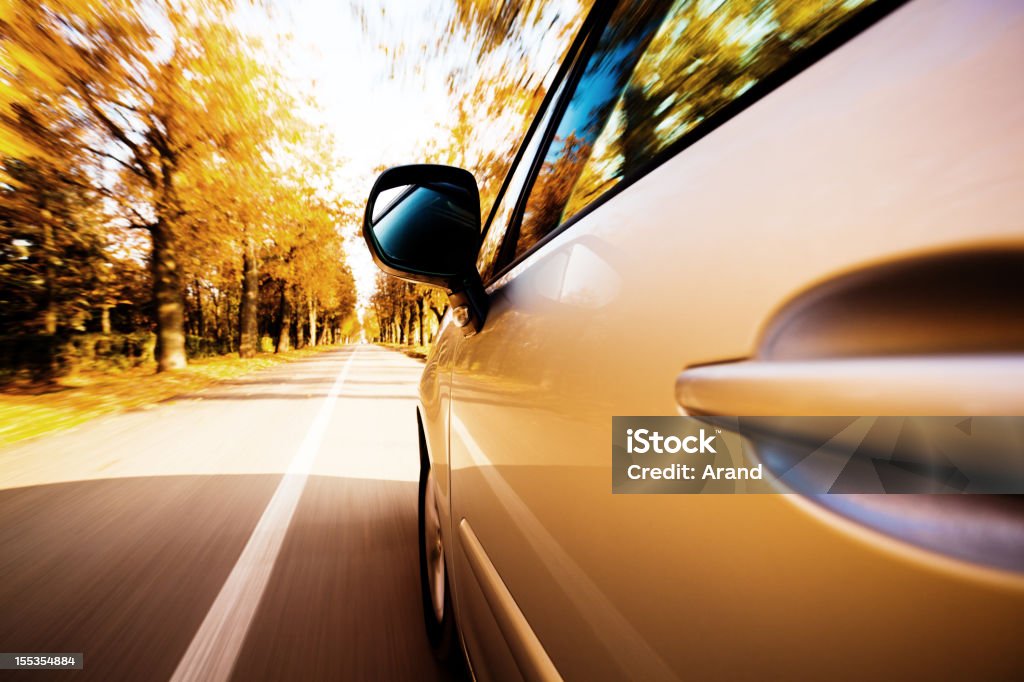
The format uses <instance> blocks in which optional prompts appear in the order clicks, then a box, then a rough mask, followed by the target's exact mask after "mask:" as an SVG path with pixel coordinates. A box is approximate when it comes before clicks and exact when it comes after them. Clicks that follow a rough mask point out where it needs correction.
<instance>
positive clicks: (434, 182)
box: [363, 164, 487, 335]
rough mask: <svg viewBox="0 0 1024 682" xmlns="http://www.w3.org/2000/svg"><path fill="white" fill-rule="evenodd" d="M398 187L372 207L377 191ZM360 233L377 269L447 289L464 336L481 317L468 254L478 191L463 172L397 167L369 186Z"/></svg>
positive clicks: (483, 309)
mask: <svg viewBox="0 0 1024 682" xmlns="http://www.w3.org/2000/svg"><path fill="white" fill-rule="evenodd" d="M397 188H402V189H401V190H400V191H399V193H398V196H397V197H396V198H394V199H392V200H391V201H390V203H387V204H386V205H385V206H383V207H381V208H380V209H379V210H377V204H378V200H380V199H381V195H382V194H383V193H384V192H388V191H389V190H395V189H397ZM382 203H383V202H382ZM363 239H365V240H366V245H367V246H368V247H369V249H370V254H371V255H372V257H373V261H374V262H375V263H376V264H377V267H379V268H380V269H381V270H383V271H384V272H386V273H387V274H389V275H392V276H394V277H398V278H400V279H403V280H406V281H409V282H415V283H417V284H425V285H427V286H434V287H440V288H443V289H444V290H445V291H447V292H448V298H449V301H450V302H451V306H452V316H453V319H454V321H455V323H456V324H457V325H458V326H459V327H462V329H463V331H464V333H466V334H467V335H471V334H474V333H476V332H477V331H479V330H480V328H481V326H482V325H483V322H484V319H485V318H486V316H487V295H486V294H485V293H484V289H483V282H482V281H481V280H480V273H479V272H477V269H476V258H477V254H478V252H479V250H480V242H481V234H480V194H479V191H478V189H477V185H476V180H475V179H474V178H473V175H472V174H471V173H469V172H468V171H465V170H462V169H461V168H455V167H452V166H440V165H426V164H424V165H414V166H398V167H395V168H390V169H388V170H386V171H384V172H383V173H382V174H381V175H380V177H378V178H377V181H376V182H375V183H374V185H373V189H372V190H370V196H369V198H368V199H367V201H366V213H365V215H364V217H363Z"/></svg>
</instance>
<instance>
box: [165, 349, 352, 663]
mask: <svg viewBox="0 0 1024 682" xmlns="http://www.w3.org/2000/svg"><path fill="white" fill-rule="evenodd" d="M357 352H358V349H356V348H353V349H352V353H351V355H349V356H348V360H346V361H345V366H344V367H342V369H341V372H340V373H339V374H338V377H337V379H335V380H334V385H333V386H331V390H330V392H328V394H327V397H326V398H324V401H323V403H321V405H320V411H319V412H317V415H316V418H315V419H314V420H313V423H312V425H311V426H310V427H309V431H307V432H306V437H305V438H304V439H303V441H302V445H300V446H299V449H298V450H296V452H295V455H294V457H293V458H292V461H291V463H290V464H289V466H288V471H287V472H286V473H285V475H284V477H283V478H282V479H281V482H280V483H279V484H278V486H277V490H275V491H274V496H273V497H272V498H271V499H270V502H269V503H268V504H267V508H266V509H264V510H263V516H261V517H260V520H259V523H258V524H256V528H255V529H253V531H252V535H251V536H250V537H249V542H248V543H246V545H245V549H243V550H242V554H241V555H240V556H239V557H238V561H237V562H236V563H235V566H234V568H232V569H231V573H230V574H229V575H228V579H227V580H226V581H225V582H224V586H223V587H221V589H220V593H219V594H218V595H217V598H216V599H215V600H214V601H213V604H212V605H211V606H210V610H209V611H208V612H207V614H206V618H205V619H204V620H203V623H202V625H200V626H199V630H198V631H196V635H195V637H193V638H192V643H191V644H189V647H188V650H186V651H185V655H184V656H182V658H181V661H180V662H179V663H178V667H177V669H176V670H175V671H174V675H173V676H172V677H171V682H191V681H192V680H202V682H224V681H226V680H227V679H228V678H229V677H230V676H231V670H232V669H233V668H234V665H235V661H236V660H237V658H238V655H239V653H241V650H242V642H243V641H244V640H245V635H246V633H247V632H248V630H249V625H250V624H251V623H252V620H253V616H255V614H256V607H257V606H259V603H260V599H261V598H262V596H263V592H264V591H265V590H266V588H267V582H268V581H269V580H270V573H271V571H272V570H273V568H274V562H275V561H276V560H277V555H278V553H279V552H280V551H281V545H282V543H283V542H284V537H285V534H286V533H287V532H288V526H289V525H290V524H291V520H292V516H293V515H294V514H295V508H296V506H297V505H298V503H299V498H300V497H301V496H302V491H303V489H304V488H305V487H306V479H307V478H308V477H309V472H310V471H311V470H312V467H313V462H314V460H315V459H316V455H317V453H318V452H319V450H320V444H321V443H322V442H323V439H324V434H325V433H326V431H327V425H328V424H329V423H330V420H331V415H332V414H333V412H334V406H335V403H336V402H337V400H338V395H339V394H340V393H341V389H342V387H343V386H344V384H345V379H346V378H347V377H348V371H349V368H350V367H351V366H352V360H353V359H354V358H355V356H356V353H357Z"/></svg>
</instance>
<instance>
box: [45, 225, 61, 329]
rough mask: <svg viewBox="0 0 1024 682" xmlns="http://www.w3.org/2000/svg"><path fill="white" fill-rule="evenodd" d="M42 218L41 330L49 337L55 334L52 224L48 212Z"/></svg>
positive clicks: (55, 309)
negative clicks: (42, 298) (42, 290)
mask: <svg viewBox="0 0 1024 682" xmlns="http://www.w3.org/2000/svg"><path fill="white" fill-rule="evenodd" d="M42 216H43V244H42V246H43V249H42V251H43V285H44V287H45V288H44V296H45V298H44V300H43V330H44V331H45V332H46V333H47V334H50V335H53V334H56V333H57V308H56V306H55V304H54V300H53V299H54V286H53V279H54V272H53V251H54V248H53V224H52V223H51V222H50V220H51V217H52V216H51V215H50V212H49V211H48V210H45V209H44V210H43V211H42Z"/></svg>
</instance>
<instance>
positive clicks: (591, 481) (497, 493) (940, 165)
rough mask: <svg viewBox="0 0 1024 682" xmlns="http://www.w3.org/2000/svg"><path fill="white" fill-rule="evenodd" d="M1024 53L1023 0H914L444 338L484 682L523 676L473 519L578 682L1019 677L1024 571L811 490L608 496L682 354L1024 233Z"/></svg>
mask: <svg viewBox="0 0 1024 682" xmlns="http://www.w3.org/2000/svg"><path fill="white" fill-rule="evenodd" d="M1022 67H1024V5H1021V4H1020V3H1013V2H998V1H993V2H974V1H971V0H939V1H931V0H915V1H913V2H910V3H908V4H906V5H905V6H903V7H900V8H899V9H897V10H896V11H894V12H893V13H892V14H891V15H889V16H887V17H886V18H884V19H883V20H882V21H880V22H879V23H878V24H876V25H874V26H872V27H870V28H869V29H867V30H866V31H865V32H864V33H862V34H861V35H859V36H857V37H856V38H854V39H853V40H851V41H850V42H849V43H847V44H845V45H843V46H842V47H840V48H839V49H837V50H836V51H835V52H833V53H831V54H830V55H828V56H827V57H825V58H824V59H822V60H821V61H819V62H817V63H816V64H814V65H812V66H811V67H809V68H808V69H806V70H805V71H803V72H802V73H800V74H799V75H797V76H796V77H794V78H793V79H791V80H790V81H788V82H786V83H785V84H783V85H782V86H780V87H779V88H777V89H776V90H774V91H772V92H771V93H769V94H768V95H766V96H765V97H764V98H763V99H761V100H759V101H757V102H756V103H754V104H753V105H751V106H750V107H748V108H747V109H745V110H744V111H742V112H741V113H739V114H738V115H736V116H735V117H734V118H732V119H730V120H729V121H727V122H726V123H724V124H723V125H722V126H720V127H719V128H717V129H716V130H714V131H713V132H712V133H710V134H709V135H707V136H706V137H704V138H703V139H701V140H699V141H698V142H697V143H695V144H694V145H692V146H691V147H689V148H687V149H685V150H684V151H683V152H682V153H680V154H679V155H677V156H675V157H673V158H672V159H671V160H669V161H667V162H666V163H664V164H663V165H661V166H660V167H658V168H657V169H655V170H654V171H653V172H651V173H650V174H648V175H646V176H644V177H643V178H641V179H639V180H638V181H636V182H635V183H634V184H632V185H630V186H629V187H628V188H627V189H626V190H625V191H622V192H620V193H618V194H617V195H616V196H614V197H613V198H611V199H610V200H608V201H607V202H605V203H603V204H602V205H601V206H600V207H599V208H597V209H596V210H594V211H592V212H590V213H589V214H587V215H586V216H585V217H583V218H582V219H581V220H579V221H577V222H576V223H575V224H573V225H572V226H571V227H569V228H568V229H567V230H565V231H564V232H562V233H560V234H558V235H557V236H555V237H554V238H553V239H551V240H550V241H548V242H546V243H545V244H544V245H543V246H542V247H541V248H540V249H538V250H536V251H535V252H533V253H532V254H530V255H529V256H528V257H527V258H526V259H525V260H523V261H522V262H520V263H518V264H517V265H516V266H515V267H513V268H512V269H511V270H510V271H508V272H507V273H506V274H505V275H504V276H503V277H501V278H500V279H499V280H498V281H496V282H495V283H493V284H492V286H491V287H490V291H491V309H490V313H489V317H488V320H487V322H486V324H485V325H484V328H483V330H482V331H481V332H480V333H478V334H476V335H475V336H473V337H470V338H460V337H457V336H456V335H455V334H454V333H453V332H451V330H450V329H449V330H448V331H446V332H445V334H443V335H442V337H441V344H440V345H442V346H443V347H442V348H441V349H440V350H439V349H435V350H434V352H433V353H432V354H431V358H430V361H429V364H428V368H427V372H428V373H429V372H431V371H436V372H437V375H438V377H441V378H442V381H443V377H444V376H445V375H447V374H448V373H449V372H450V376H451V404H450V415H449V414H447V413H446V412H445V411H444V409H443V408H442V407H441V406H442V404H443V403H444V402H446V399H445V398H440V397H437V396H439V395H441V394H443V392H444V390H445V389H444V388H443V387H440V386H439V387H437V388H434V389H431V390H430V391H425V393H426V394H429V395H426V396H425V397H424V404H425V405H427V404H430V405H431V407H428V408H425V409H424V415H425V417H424V420H425V426H426V429H427V432H428V434H431V435H430V436H428V438H429V439H430V442H431V444H432V447H431V455H432V456H433V457H435V458H437V457H438V453H439V450H440V449H442V448H440V447H439V445H437V444H440V443H441V442H443V440H444V438H445V436H443V435H440V434H447V436H448V437H449V438H450V442H449V447H450V451H449V452H448V455H447V456H448V457H450V466H451V474H450V475H451V490H450V494H447V493H448V491H445V492H446V494H445V495H443V498H444V499H448V500H449V501H450V504H451V519H450V521H449V523H448V525H447V527H448V528H449V533H448V536H447V538H446V540H447V543H448V546H449V547H453V548H455V549H453V550H451V551H450V554H452V555H454V556H455V557H456V559H454V560H453V563H454V566H453V568H454V581H455V583H456V585H455V589H456V595H457V612H458V616H459V619H460V622H461V626H462V628H463V631H464V637H465V638H464V642H465V645H466V648H467V651H468V653H469V655H470V658H471V660H472V661H473V666H474V672H475V673H476V674H477V676H478V677H480V678H481V679H489V678H496V679H505V678H507V677H508V678H515V677H517V676H519V675H520V674H521V673H520V671H519V670H518V669H516V668H514V667H512V668H510V667H509V665H510V664H509V661H514V659H513V657H512V656H511V653H510V650H509V648H508V646H507V643H503V642H501V641H500V640H499V641H495V639H494V638H500V637H502V635H501V629H500V628H499V627H497V625H496V621H494V620H493V613H491V610H490V609H489V607H488V606H487V605H486V604H485V603H481V601H480V600H481V599H484V596H483V594H482V593H481V592H480V589H479V585H478V584H474V582H471V581H475V578H473V576H472V571H471V569H470V568H469V566H468V563H467V562H466V560H465V550H464V549H462V548H461V547H460V544H459V543H460V541H459V534H458V532H453V531H454V528H453V526H458V525H459V524H460V523H461V522H462V520H463V519H465V520H466V521H467V522H468V523H469V524H471V526H472V529H473V532H474V533H475V536H476V538H477V539H478V541H479V543H480V546H481V548H482V549H483V551H484V552H485V553H486V556H487V558H488V560H489V562H490V563H491V564H493V566H494V567H495V569H496V570H497V572H498V574H499V575H500V578H501V580H502V582H503V584H504V585H505V586H506V587H507V589H508V591H509V593H510V594H511V595H512V596H513V598H514V600H515V603H516V605H517V607H518V608H519V609H520V610H521V611H522V613H523V614H524V615H525V617H526V619H527V621H528V622H529V624H530V626H531V628H532V629H533V631H534V632H535V633H536V635H537V637H538V638H539V640H540V642H541V643H542V644H543V647H544V648H545V650H546V652H547V654H548V655H549V656H550V657H551V660H552V661H553V662H554V664H555V665H556V666H557V668H558V670H559V672H560V673H561V674H562V675H563V676H564V677H566V678H567V679H609V678H631V679H670V678H674V677H683V676H692V677H696V678H708V677H712V678H727V679H743V678H758V679H760V678H763V677H764V676H766V675H771V676H781V677H786V678H798V677H806V678H816V677H820V676H822V675H828V676H829V677H830V678H847V679H863V678H866V677H869V676H872V677H874V676H883V675H884V676H885V677H921V676H928V677H931V678H963V677H971V678H980V677H988V678H1012V677H1014V676H1015V675H1017V674H1019V673H1020V672H1021V661H1020V658H1019V654H1017V653H1015V652H1016V649H1017V643H1016V640H1017V638H1018V637H1019V633H1020V627H1021V622H1022V621H1021V614H1022V613H1024V579H1022V578H1021V576H1020V575H1018V574H1010V573H1004V572H999V571H995V570H992V569H986V568H982V567H978V566H974V565H971V564H967V563H963V562H958V561H955V560H951V559H946V558H943V557H940V556H938V555H936V554H932V553H928V552H925V551H922V550H917V549H914V548H912V547H910V546H908V545H905V544H902V543H899V542H896V541H893V540H891V539H888V538H886V537H885V536H883V535H881V534H878V533H876V532H873V531H868V530H865V529H863V528H862V527H860V526H857V525H856V524H853V523H850V522H847V521H845V520H843V519H842V518H840V517H837V516H836V515H835V514H833V513H831V512H829V511H827V510H825V509H824V508H823V507H821V506H819V505H816V504H813V503H812V502H809V501H808V500H807V499H805V498H802V497H799V496H796V495H758V496H754V495H751V496H731V495H676V496H657V495H631V496H627V495H622V496H612V494H611V475H610V462H611V460H610V450H611V448H610V444H611V417H612V415H630V414H635V415H672V414H677V413H678V405H677V402H676V397H675V380H676V377H677V375H678V374H679V372H680V371H681V370H682V369H684V368H686V367H691V366H694V365H700V364H705V363H712V362H721V361H727V360H732V359H740V358H747V357H751V356H753V355H754V354H755V353H756V351H757V343H758V338H759V335H760V333H761V331H762V329H763V328H764V326H765V325H766V324H768V322H769V321H770V320H771V319H772V317H773V315H774V314H775V313H776V312H777V311H778V310H779V309H781V308H782V306H784V305H785V303H786V302H787V301H788V300H791V299H792V298H794V297H796V296H797V295H799V294H800V293H801V292H804V291H807V290H808V289H810V288H813V287H815V286H817V285H819V284H821V283H822V282H827V281H829V280H831V279H833V278H836V277H839V276H841V275H843V274H844V273H846V272H849V271H851V270H855V269H858V268H863V267H866V266H870V265H873V264H877V263H883V262H888V261H891V260H894V259H900V258H907V257H915V256H919V255H922V254H929V253H938V252H944V251H955V250H964V249H974V248H982V247H991V248H1022V247H1024V224H1022V220H1024V164H1022V163H1021V159H1024V135H1022V134H1021V131H1022V130H1024V79H1021V78H1020V75H1019V74H1020V71H1021V68H1022ZM446 339H447V340H446ZM448 362H452V363H453V364H452V365H451V366H449V365H448V364H446V363H448ZM435 365H436V368H435V369H432V367H433V366H435ZM435 403H436V404H435ZM898 407H899V406H898V405H892V404H888V405H885V408H886V410H887V412H878V414H882V413H889V412H888V411H890V410H896V409H897V408H898ZM912 409H913V407H912V406H907V410H908V411H902V412H901V411H896V412H895V413H897V414H901V413H909V410H912ZM427 415H429V416H427ZM449 416H450V422H449ZM435 461H436V459H435ZM484 660H486V663H483V662H482V661H484Z"/></svg>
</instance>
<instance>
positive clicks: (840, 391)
mask: <svg viewBox="0 0 1024 682" xmlns="http://www.w3.org/2000/svg"><path fill="white" fill-rule="evenodd" d="M676 400H677V402H678V404H679V407H680V409H681V410H683V411H684V412H686V413H687V414H704V415H724V416H807V415H822V416H850V415H865V416H867V415H871V416H884V415H899V416H916V415H931V416H959V415H987V416H1014V415H1024V354H1022V353H994V354H966V355H927V356H888V357H855V358H832V359H812V360H792V361H768V360H745V361H740V362H730V363H722V364H717V365H702V366H697V367H691V368H689V369H686V370H684V371H683V372H682V373H680V374H679V376H678V377H677V379H676Z"/></svg>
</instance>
